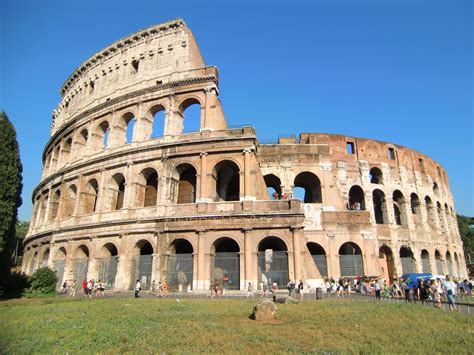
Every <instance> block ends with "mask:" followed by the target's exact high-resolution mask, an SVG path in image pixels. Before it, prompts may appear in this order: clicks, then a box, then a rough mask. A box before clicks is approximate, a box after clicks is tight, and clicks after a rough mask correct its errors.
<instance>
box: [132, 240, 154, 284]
mask: <svg viewBox="0 0 474 355" xmlns="http://www.w3.org/2000/svg"><path fill="white" fill-rule="evenodd" d="M134 252H135V256H134V257H132V272H131V278H130V289H131V290H133V289H134V288H135V284H136V282H137V280H140V284H141V287H142V288H143V289H149V288H150V285H151V281H152V280H151V273H152V269H153V253H154V251H153V246H152V245H151V243H150V242H149V241H148V240H144V239H142V240H140V241H139V242H137V244H135V250H134Z"/></svg>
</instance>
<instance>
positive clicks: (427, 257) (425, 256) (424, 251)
mask: <svg viewBox="0 0 474 355" xmlns="http://www.w3.org/2000/svg"><path fill="white" fill-rule="evenodd" d="M421 258H422V259H429V258H430V254H429V253H428V251H427V250H426V249H423V250H422V251H421Z"/></svg>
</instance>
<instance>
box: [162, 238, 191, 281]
mask: <svg viewBox="0 0 474 355" xmlns="http://www.w3.org/2000/svg"><path fill="white" fill-rule="evenodd" d="M170 247H171V254H170V255H169V259H168V284H169V285H170V287H171V288H172V289H175V290H176V289H179V285H182V288H183V289H187V287H188V285H189V286H190V287H191V288H192V286H193V265H194V261H193V253H194V249H193V246H192V245H191V243H190V242H189V241H187V240H186V239H182V238H178V239H175V240H174V241H173V242H172V243H171V245H170Z"/></svg>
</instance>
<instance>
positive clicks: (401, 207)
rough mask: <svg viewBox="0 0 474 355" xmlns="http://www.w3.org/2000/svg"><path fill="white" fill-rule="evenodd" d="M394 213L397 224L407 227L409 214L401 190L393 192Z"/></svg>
mask: <svg viewBox="0 0 474 355" xmlns="http://www.w3.org/2000/svg"><path fill="white" fill-rule="evenodd" d="M392 199H393V211H394V213H395V223H396V224H397V225H399V226H403V227H407V226H408V221H407V213H406V209H405V197H404V196H403V194H402V193H401V192H400V191H399V190H395V191H394V192H393V196H392Z"/></svg>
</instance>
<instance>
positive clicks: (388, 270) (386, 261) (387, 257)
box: [379, 245, 396, 284]
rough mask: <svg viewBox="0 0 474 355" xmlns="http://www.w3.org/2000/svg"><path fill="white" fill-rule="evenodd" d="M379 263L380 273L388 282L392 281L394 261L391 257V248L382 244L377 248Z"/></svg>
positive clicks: (394, 274)
mask: <svg viewBox="0 0 474 355" xmlns="http://www.w3.org/2000/svg"><path fill="white" fill-rule="evenodd" d="M379 265H380V268H381V269H382V275H383V277H384V279H385V280H388V282H389V283H390V284H392V283H393V278H394V277H396V271H395V261H394V258H393V253H392V249H390V248H389V247H388V246H386V245H383V246H381V247H380V249H379Z"/></svg>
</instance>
